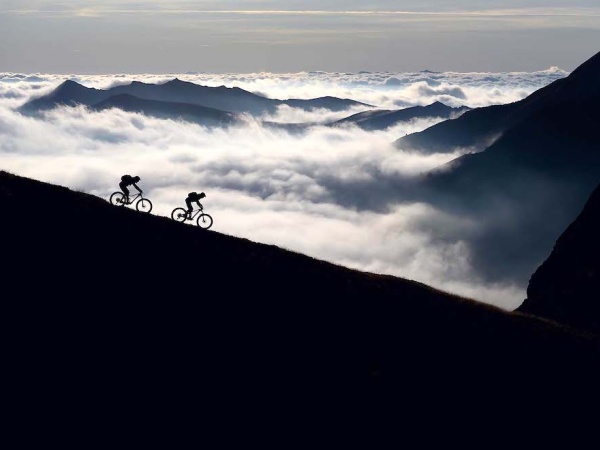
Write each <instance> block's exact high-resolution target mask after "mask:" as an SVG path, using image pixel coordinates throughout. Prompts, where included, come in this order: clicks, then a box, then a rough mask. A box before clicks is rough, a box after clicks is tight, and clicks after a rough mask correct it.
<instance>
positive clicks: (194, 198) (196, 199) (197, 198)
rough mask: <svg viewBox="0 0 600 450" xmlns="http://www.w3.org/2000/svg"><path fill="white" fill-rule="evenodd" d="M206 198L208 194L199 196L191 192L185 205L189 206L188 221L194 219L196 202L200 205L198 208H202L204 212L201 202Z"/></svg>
mask: <svg viewBox="0 0 600 450" xmlns="http://www.w3.org/2000/svg"><path fill="white" fill-rule="evenodd" d="M204 197H206V194H204V192H200V193H199V194H198V193H197V192H190V193H189V194H188V196H187V198H186V199H185V204H186V205H187V219H188V220H191V219H192V209H193V208H192V202H196V203H197V204H198V208H200V210H201V211H202V210H203V209H204V208H203V207H202V205H201V204H200V200H201V199H203V198H204Z"/></svg>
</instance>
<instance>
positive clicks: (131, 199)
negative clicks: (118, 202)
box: [123, 192, 143, 205]
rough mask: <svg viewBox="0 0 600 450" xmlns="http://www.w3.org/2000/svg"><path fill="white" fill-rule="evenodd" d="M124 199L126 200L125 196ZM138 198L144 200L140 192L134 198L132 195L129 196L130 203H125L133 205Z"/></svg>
mask: <svg viewBox="0 0 600 450" xmlns="http://www.w3.org/2000/svg"><path fill="white" fill-rule="evenodd" d="M123 198H125V194H123ZM138 198H143V197H142V194H140V193H139V192H138V193H137V194H135V195H134V196H133V197H132V196H131V195H130V196H129V202H127V203H125V204H126V205H133V202H134V201H136V200H137V199H138Z"/></svg>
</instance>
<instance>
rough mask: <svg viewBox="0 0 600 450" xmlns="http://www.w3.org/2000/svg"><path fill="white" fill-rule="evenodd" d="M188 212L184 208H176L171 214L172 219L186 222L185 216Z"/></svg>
mask: <svg viewBox="0 0 600 450" xmlns="http://www.w3.org/2000/svg"><path fill="white" fill-rule="evenodd" d="M186 214H187V211H186V210H185V209H183V208H175V209H174V210H173V212H172V213H171V219H173V220H174V221H176V222H185V215H186Z"/></svg>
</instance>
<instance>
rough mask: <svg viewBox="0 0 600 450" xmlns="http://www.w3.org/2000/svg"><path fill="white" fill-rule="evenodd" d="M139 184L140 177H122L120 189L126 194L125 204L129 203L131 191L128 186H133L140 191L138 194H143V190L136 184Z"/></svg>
mask: <svg viewBox="0 0 600 450" xmlns="http://www.w3.org/2000/svg"><path fill="white" fill-rule="evenodd" d="M139 182H140V177H138V176H137V175H136V176H135V177H132V176H131V175H123V176H122V177H121V182H120V183H119V187H120V188H121V190H122V191H123V193H124V194H125V203H129V189H127V186H133V187H134V188H136V189H137V190H138V192H139V193H140V194H143V192H142V190H141V189H140V188H139V187H138V185H137V184H136V183H139Z"/></svg>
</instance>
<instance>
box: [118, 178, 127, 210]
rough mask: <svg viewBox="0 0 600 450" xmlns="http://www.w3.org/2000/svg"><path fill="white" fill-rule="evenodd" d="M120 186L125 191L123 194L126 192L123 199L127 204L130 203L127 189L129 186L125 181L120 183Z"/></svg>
mask: <svg viewBox="0 0 600 450" xmlns="http://www.w3.org/2000/svg"><path fill="white" fill-rule="evenodd" d="M119 187H120V188H121V190H122V191H123V194H125V198H124V199H123V201H124V203H125V204H126V205H128V204H129V189H127V186H125V185H124V184H123V183H119Z"/></svg>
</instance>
